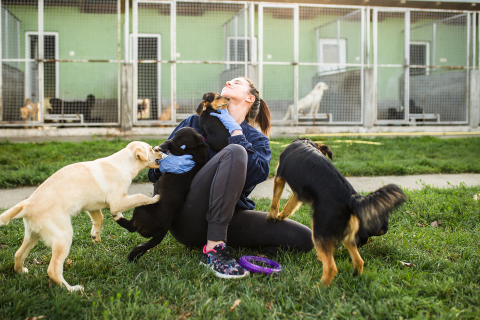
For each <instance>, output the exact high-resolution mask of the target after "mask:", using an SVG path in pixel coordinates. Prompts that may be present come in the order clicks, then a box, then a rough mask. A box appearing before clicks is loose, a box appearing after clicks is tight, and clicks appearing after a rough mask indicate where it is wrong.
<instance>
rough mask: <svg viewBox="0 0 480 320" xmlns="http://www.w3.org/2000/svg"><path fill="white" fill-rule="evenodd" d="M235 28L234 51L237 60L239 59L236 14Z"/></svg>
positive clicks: (236, 19) (236, 18)
mask: <svg viewBox="0 0 480 320" xmlns="http://www.w3.org/2000/svg"><path fill="white" fill-rule="evenodd" d="M233 28H234V31H233V43H234V45H233V48H234V50H235V52H234V54H235V55H234V57H235V61H237V60H238V17H237V16H235V19H233Z"/></svg>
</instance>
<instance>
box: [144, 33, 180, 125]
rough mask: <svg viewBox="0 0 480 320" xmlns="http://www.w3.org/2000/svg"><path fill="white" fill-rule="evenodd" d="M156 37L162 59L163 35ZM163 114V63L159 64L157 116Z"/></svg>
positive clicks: (158, 52) (159, 55) (158, 51)
mask: <svg viewBox="0 0 480 320" xmlns="http://www.w3.org/2000/svg"><path fill="white" fill-rule="evenodd" d="M156 38H157V59H162V36H161V35H157V36H156ZM173 109H176V108H173ZM150 112H151V111H150ZM161 114H162V65H161V64H157V116H158V115H161ZM150 116H151V114H150Z"/></svg>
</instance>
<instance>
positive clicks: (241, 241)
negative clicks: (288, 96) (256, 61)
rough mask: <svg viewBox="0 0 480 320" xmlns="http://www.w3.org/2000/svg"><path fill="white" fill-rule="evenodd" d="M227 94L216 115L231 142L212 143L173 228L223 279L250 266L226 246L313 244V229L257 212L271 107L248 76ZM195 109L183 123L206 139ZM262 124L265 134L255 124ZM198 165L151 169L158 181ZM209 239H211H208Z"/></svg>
mask: <svg viewBox="0 0 480 320" xmlns="http://www.w3.org/2000/svg"><path fill="white" fill-rule="evenodd" d="M221 95H222V96H224V97H228V98H230V103H229V105H228V111H227V109H225V110H220V111H221V114H215V113H212V115H214V116H217V117H218V118H219V119H220V121H221V122H222V123H223V124H224V126H225V127H226V128H227V129H228V131H229V132H230V135H231V136H230V138H228V146H227V147H225V148H224V149H223V150H221V151H220V152H218V153H215V152H214V151H213V150H212V149H210V148H209V159H210V160H209V161H208V163H207V164H206V165H205V166H204V167H203V168H202V169H201V170H200V172H199V173H198V174H197V175H196V176H195V178H194V180H193V182H192V185H191V188H190V192H189V194H188V196H187V200H186V202H185V205H184V207H183V210H182V211H181V213H180V214H179V216H178V217H177V219H176V220H175V221H174V223H173V225H172V227H171V229H170V233H171V234H172V235H173V237H174V238H175V239H177V240H178V241H179V242H180V243H182V244H184V245H189V246H197V247H201V246H203V256H202V259H201V263H202V264H204V265H205V266H207V267H210V268H211V269H212V270H213V272H214V273H215V275H217V276H218V277H221V278H241V277H244V276H246V275H248V271H247V270H244V269H243V268H242V267H240V266H239V265H238V263H237V261H236V259H235V258H234V257H233V256H232V255H231V251H230V252H229V248H228V247H226V243H227V238H228V244H229V245H231V246H241V247H262V248H264V249H266V250H267V251H268V252H271V253H273V252H276V250H277V249H278V248H284V249H293V250H295V251H298V252H308V251H310V250H311V249H312V248H313V242H312V235H311V230H310V229H309V228H308V227H306V226H304V225H302V224H300V223H297V222H295V221H293V220H289V219H287V220H285V221H278V222H271V221H268V220H267V219H266V216H267V213H265V212H259V211H254V210H253V209H254V208H255V203H254V202H253V201H252V200H250V199H248V198H247V197H248V195H249V194H250V193H251V192H252V191H253V189H254V188H255V186H256V185H257V184H259V183H261V182H263V181H265V180H266V179H267V177H268V173H269V170H270V158H271V150H270V142H269V140H268V138H267V136H266V135H267V134H268V132H269V131H270V129H271V124H270V110H269V109H268V106H267V104H266V103H265V101H264V100H263V99H261V98H260V97H259V93H258V90H257V89H256V88H255V86H254V85H253V83H252V82H251V81H250V80H249V79H247V78H243V77H242V78H235V79H233V80H231V81H228V82H227V83H226V86H225V87H224V88H223V90H222V93H221ZM198 120H199V117H198V116H197V115H196V114H194V115H192V116H190V117H189V118H187V119H185V120H183V121H182V122H181V123H180V124H179V125H178V126H177V127H176V128H175V130H174V131H173V132H172V134H171V135H170V137H169V139H170V138H172V137H173V134H174V133H175V132H176V131H177V130H178V129H180V128H183V127H192V128H194V129H195V130H196V131H197V132H198V133H200V134H201V135H203V137H205V138H206V134H205V132H204V131H203V129H202V128H201V127H200V125H199V122H198ZM252 124H258V125H259V126H260V128H261V130H262V132H263V134H262V133H260V132H259V131H257V130H256V129H254V128H253V127H252V126H251V125H252ZM192 167H193V164H192V161H191V160H188V159H186V158H185V156H182V157H175V158H173V162H172V161H171V162H170V163H169V164H165V165H163V164H162V165H161V167H160V169H150V171H149V172H148V177H149V179H150V181H152V182H156V181H157V180H158V179H159V177H160V176H161V174H162V173H165V172H172V173H182V172H186V171H188V170H190V169H191V168H192ZM205 243H206V244H205Z"/></svg>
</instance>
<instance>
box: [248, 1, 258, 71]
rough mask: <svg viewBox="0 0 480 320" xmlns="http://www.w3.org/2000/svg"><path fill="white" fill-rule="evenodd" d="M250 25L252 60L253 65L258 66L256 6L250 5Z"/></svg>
mask: <svg viewBox="0 0 480 320" xmlns="http://www.w3.org/2000/svg"><path fill="white" fill-rule="evenodd" d="M249 16H250V19H249V24H250V60H251V63H252V65H257V52H256V50H255V48H256V41H255V4H253V3H250V8H249Z"/></svg>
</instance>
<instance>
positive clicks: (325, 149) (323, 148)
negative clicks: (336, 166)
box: [315, 143, 333, 160]
mask: <svg viewBox="0 0 480 320" xmlns="http://www.w3.org/2000/svg"><path fill="white" fill-rule="evenodd" d="M315 144H316V145H317V148H318V150H320V152H321V153H323V154H324V155H325V156H326V157H329V158H330V160H333V152H332V149H330V148H329V147H328V146H327V145H326V144H322V143H315Z"/></svg>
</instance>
